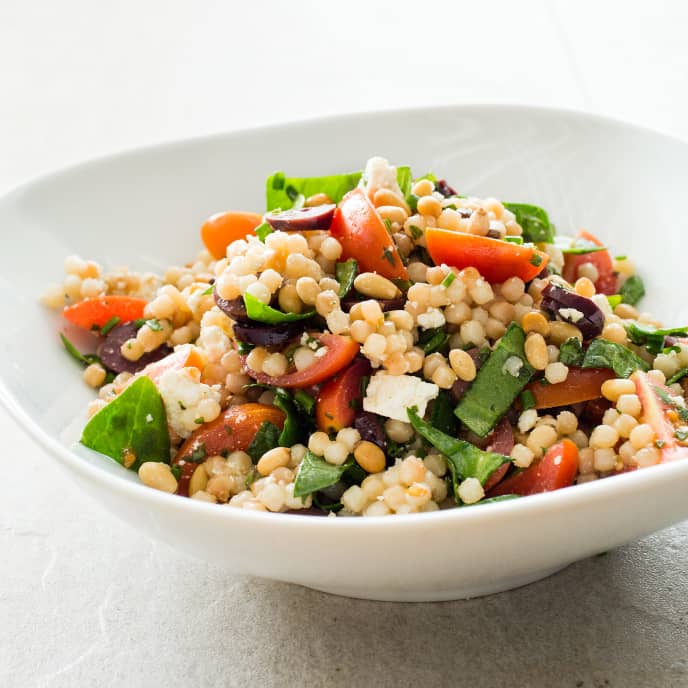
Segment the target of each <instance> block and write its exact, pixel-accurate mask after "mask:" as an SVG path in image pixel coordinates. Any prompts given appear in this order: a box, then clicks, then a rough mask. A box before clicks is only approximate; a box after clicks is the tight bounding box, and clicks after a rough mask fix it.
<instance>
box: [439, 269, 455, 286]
mask: <svg viewBox="0 0 688 688" xmlns="http://www.w3.org/2000/svg"><path fill="white" fill-rule="evenodd" d="M455 279H456V273H455V272H450V273H449V274H448V275H447V276H446V277H445V278H444V279H443V280H442V282H441V284H442V286H443V287H451V284H452V282H453V281H454V280H455Z"/></svg>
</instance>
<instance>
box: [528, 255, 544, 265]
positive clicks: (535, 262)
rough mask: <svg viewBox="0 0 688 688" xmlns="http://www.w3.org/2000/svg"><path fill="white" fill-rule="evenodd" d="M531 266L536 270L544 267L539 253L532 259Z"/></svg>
mask: <svg viewBox="0 0 688 688" xmlns="http://www.w3.org/2000/svg"><path fill="white" fill-rule="evenodd" d="M530 264H531V265H534V266H535V267H536V268H537V267H539V266H540V265H542V256H541V255H540V254H538V253H534V254H533V257H532V258H531V259H530Z"/></svg>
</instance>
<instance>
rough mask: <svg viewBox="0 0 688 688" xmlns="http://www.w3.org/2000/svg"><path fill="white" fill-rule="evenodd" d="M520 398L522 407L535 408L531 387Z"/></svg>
mask: <svg viewBox="0 0 688 688" xmlns="http://www.w3.org/2000/svg"><path fill="white" fill-rule="evenodd" d="M576 341H578V340H576ZM519 399H520V400H521V408H522V409H523V410H524V411H527V410H528V409H532V408H535V395H534V394H533V393H532V392H531V391H530V390H529V389H524V390H523V391H522V392H521V394H520V395H519Z"/></svg>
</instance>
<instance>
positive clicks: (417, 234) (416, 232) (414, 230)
mask: <svg viewBox="0 0 688 688" xmlns="http://www.w3.org/2000/svg"><path fill="white" fill-rule="evenodd" d="M409 232H411V237H412V238H413V239H414V240H418V239H420V238H421V237H422V236H423V230H422V229H421V228H420V227H418V226H417V225H411V226H410V227H409Z"/></svg>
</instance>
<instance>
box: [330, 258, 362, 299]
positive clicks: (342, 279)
mask: <svg viewBox="0 0 688 688" xmlns="http://www.w3.org/2000/svg"><path fill="white" fill-rule="evenodd" d="M334 274H335V277H336V278H337V282H339V298H340V299H343V298H344V297H345V296H346V295H347V294H348V293H349V292H350V291H351V288H352V287H353V286H354V280H355V279H356V275H358V261H357V260H356V259H355V258H349V260H345V261H343V262H341V263H335V266H334Z"/></svg>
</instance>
